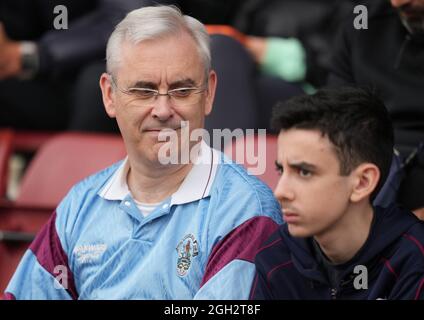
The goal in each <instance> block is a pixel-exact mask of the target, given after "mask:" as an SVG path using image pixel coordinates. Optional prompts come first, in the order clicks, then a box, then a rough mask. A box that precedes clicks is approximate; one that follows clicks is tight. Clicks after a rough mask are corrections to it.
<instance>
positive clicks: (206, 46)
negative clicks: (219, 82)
mask: <svg viewBox="0 0 424 320" xmlns="http://www.w3.org/2000/svg"><path fill="white" fill-rule="evenodd" d="M178 32H180V33H181V32H187V33H188V34H189V35H190V36H191V37H192V38H193V39H194V41H195V42H196V45H197V48H198V52H199V55H200V57H201V59H202V60H203V63H204V66H205V72H206V74H209V71H210V69H211V53H210V38H209V35H208V33H207V31H206V28H205V26H204V25H203V24H202V23H201V22H200V21H199V20H197V19H195V18H193V17H190V16H187V15H183V14H182V13H181V11H180V10H179V9H178V8H177V7H175V6H154V7H144V8H141V9H136V10H133V11H131V12H130V13H128V14H127V16H126V17H125V18H124V19H123V20H122V21H121V22H120V23H119V24H118V25H117V26H116V27H115V30H114V31H113V32H112V34H111V36H110V37H109V40H108V43H107V47H106V70H107V72H108V73H110V74H113V73H114V72H115V71H116V68H117V65H118V64H119V63H120V49H121V46H122V43H123V42H124V41H129V42H130V43H132V44H138V43H140V42H141V41H144V40H153V39H158V38H161V37H165V36H171V35H175V34H176V33H178Z"/></svg>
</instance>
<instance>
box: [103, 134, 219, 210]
mask: <svg viewBox="0 0 424 320" xmlns="http://www.w3.org/2000/svg"><path fill="white" fill-rule="evenodd" d="M198 149H199V156H198V158H197V161H196V162H195V163H194V164H193V167H192V168H191V170H190V172H189V173H188V175H187V176H186V177H185V179H184V181H183V182H182V184H181V185H180V187H179V188H178V190H177V191H176V192H175V193H174V194H173V195H172V196H171V203H170V204H171V205H173V204H184V203H189V202H193V201H197V200H200V199H202V198H205V197H208V196H209V194H210V190H211V186H212V184H213V181H214V179H215V176H216V172H217V169H218V164H219V162H220V153H219V152H218V151H217V150H215V149H212V148H211V147H209V146H208V145H207V144H206V143H205V142H204V141H202V142H201V143H200V147H199V148H198ZM129 169H130V162H129V160H128V157H126V158H125V159H124V161H123V162H122V164H121V165H120V166H119V167H118V169H117V170H116V171H115V173H114V174H113V175H112V177H110V179H109V180H108V182H107V183H106V185H105V186H104V187H103V188H102V189H101V190H100V192H99V196H100V197H102V198H104V199H106V200H121V201H122V200H124V199H125V198H126V197H127V196H128V195H129V194H130V191H129V189H128V184H127V175H128V172H129Z"/></svg>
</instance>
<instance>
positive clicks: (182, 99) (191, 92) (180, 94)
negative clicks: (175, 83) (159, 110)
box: [109, 75, 207, 106]
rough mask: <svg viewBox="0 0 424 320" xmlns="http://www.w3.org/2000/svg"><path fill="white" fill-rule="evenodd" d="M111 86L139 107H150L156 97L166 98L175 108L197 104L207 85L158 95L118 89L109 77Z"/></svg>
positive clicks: (146, 91)
mask: <svg viewBox="0 0 424 320" xmlns="http://www.w3.org/2000/svg"><path fill="white" fill-rule="evenodd" d="M109 76H110V79H111V80H112V84H113V85H114V86H115V87H116V88H117V89H118V90H119V91H121V92H122V93H124V94H126V95H129V96H132V97H134V98H135V99H136V100H137V103H139V104H140V106H152V105H153V104H154V102H155V101H156V98H157V97H158V96H168V97H169V99H170V101H171V103H172V104H173V105H175V106H184V105H192V104H196V103H198V102H199V95H198V94H199V93H202V92H204V91H206V89H207V84H205V85H203V86H201V87H183V88H176V89H171V90H168V91H167V92H166V93H160V92H159V90H155V89H150V88H127V89H122V88H120V87H119V86H118V85H117V83H116V81H115V78H114V77H113V76H112V75H109Z"/></svg>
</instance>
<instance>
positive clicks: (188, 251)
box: [176, 234, 199, 277]
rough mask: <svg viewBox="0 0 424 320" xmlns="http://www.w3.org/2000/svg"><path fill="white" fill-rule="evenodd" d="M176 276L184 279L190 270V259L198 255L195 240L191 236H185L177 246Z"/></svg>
mask: <svg viewBox="0 0 424 320" xmlns="http://www.w3.org/2000/svg"><path fill="white" fill-rule="evenodd" d="M176 249H177V253H178V260H177V274H178V275H179V276H180V277H184V276H185V275H186V274H187V272H188V270H189V269H190V265H191V259H193V258H194V257H195V256H197V255H198V253H199V251H198V245H197V240H196V238H195V237H194V236H193V235H192V234H188V235H186V236H185V237H184V238H183V240H181V241H180V242H179V243H178V246H177V248H176Z"/></svg>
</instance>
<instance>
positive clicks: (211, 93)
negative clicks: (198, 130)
mask: <svg viewBox="0 0 424 320" xmlns="http://www.w3.org/2000/svg"><path fill="white" fill-rule="evenodd" d="M217 81H218V79H217V76H216V73H215V71H213V70H211V71H210V72H209V78H208V92H207V96H206V105H205V116H207V115H209V113H211V111H212V106H213V100H214V98H215V91H216V84H217Z"/></svg>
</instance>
